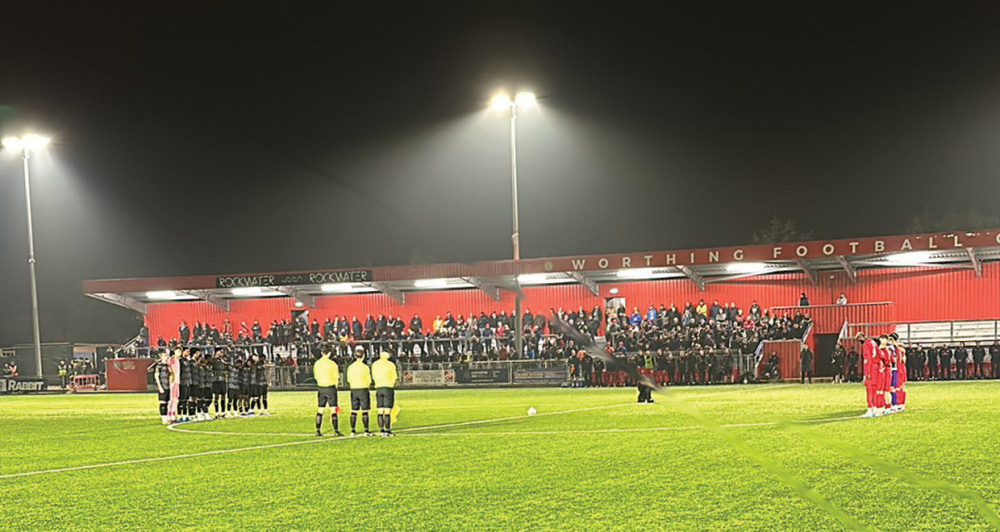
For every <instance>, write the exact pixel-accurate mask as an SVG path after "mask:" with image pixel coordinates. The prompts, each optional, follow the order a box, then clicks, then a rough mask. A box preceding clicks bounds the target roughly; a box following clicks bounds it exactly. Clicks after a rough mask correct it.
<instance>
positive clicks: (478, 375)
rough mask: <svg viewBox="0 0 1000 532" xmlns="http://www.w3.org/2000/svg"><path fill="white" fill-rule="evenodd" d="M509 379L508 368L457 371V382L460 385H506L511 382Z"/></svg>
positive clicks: (461, 369) (463, 369)
mask: <svg viewBox="0 0 1000 532" xmlns="http://www.w3.org/2000/svg"><path fill="white" fill-rule="evenodd" d="M508 377H509V374H508V371H507V369H506V368H485V369H471V368H458V369H456V370H455V380H456V381H457V382H458V383H459V384H505V383H507V382H509V381H508Z"/></svg>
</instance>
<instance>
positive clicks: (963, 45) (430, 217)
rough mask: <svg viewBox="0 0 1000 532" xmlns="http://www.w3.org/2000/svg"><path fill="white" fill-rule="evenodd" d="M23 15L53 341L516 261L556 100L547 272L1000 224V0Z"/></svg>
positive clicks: (13, 50) (0, 238)
mask: <svg viewBox="0 0 1000 532" xmlns="http://www.w3.org/2000/svg"><path fill="white" fill-rule="evenodd" d="M20 4H22V5H21V6H20V7H18V6H5V9H4V16H3V19H2V21H0V45H2V52H0V105H2V106H3V107H0V130H2V133H3V134H20V133H22V132H24V131H26V130H28V129H34V130H38V131H42V132H46V133H49V134H51V135H52V136H53V138H54V144H53V145H52V146H51V147H50V149H49V152H48V153H47V154H44V155H42V156H39V157H38V158H36V159H34V160H33V161H32V162H33V166H32V169H33V172H34V175H33V178H32V192H33V196H34V197H33V206H34V209H35V213H34V214H35V238H36V246H37V257H38V261H39V262H38V268H39V275H40V278H39V283H40V292H41V307H42V322H43V341H56V340H67V339H71V340H77V341H122V340H124V339H126V337H127V336H128V334H130V333H131V332H132V330H133V324H134V321H132V320H131V317H130V313H129V312H127V311H124V310H120V309H116V308H115V307H113V306H111V305H107V304H103V303H98V302H93V301H89V300H87V299H86V298H84V297H83V296H82V295H81V289H80V281H81V280H82V279H87V278H111V277H142V276H154V275H184V274H207V273H232V272H253V271H277V270H288V269H313V268H335V267H349V266H363V265H389V264H407V263H410V262H443V261H473V260H489V259H503V258H508V257H509V256H510V253H511V248H510V182H509V152H508V137H507V135H508V129H507V128H508V123H507V121H506V119H505V118H504V117H503V116H502V115H497V114H492V113H490V112H488V111H486V110H485V106H486V104H487V102H488V100H489V98H490V96H491V95H492V94H493V93H494V92H495V91H496V90H497V89H498V88H507V89H508V90H510V91H516V90H518V89H531V90H533V91H535V92H536V93H537V94H538V96H539V99H540V107H539V108H538V109H536V110H533V111H527V112H524V113H523V114H522V115H521V118H520V120H519V130H518V133H519V145H518V150H519V176H520V180H519V186H520V214H521V233H522V237H521V245H522V256H525V257H537V256H554V255H569V254H583V253H601V252H621V251H636V250H659V249H670V248H684V247H703V246H715V245H725V244H739V243H746V242H749V241H751V239H752V235H753V232H754V230H756V229H759V228H761V227H762V226H764V225H766V223H767V221H768V219H770V218H771V217H772V216H774V215H776V214H777V215H779V216H781V217H791V218H794V219H796V220H798V222H799V225H800V226H801V227H803V228H805V229H813V230H814V231H815V236H816V237H819V238H827V237H849V236H866V235H878V234H893V233H899V232H902V231H903V230H904V229H905V226H906V223H907V222H908V220H909V219H910V218H911V217H912V216H913V215H914V214H916V213H918V212H921V211H923V210H925V209H932V210H938V209H940V210H943V209H953V208H968V207H975V208H978V209H979V210H981V211H983V212H985V213H988V214H992V215H996V214H1000V206H998V205H997V201H996V198H997V197H1000V175H998V174H1000V149H998V148H1000V31H998V30H997V29H998V28H1000V5H998V4H996V3H987V2H983V3H976V2H934V3H930V2H927V3H922V2H899V3H890V2H858V3H844V2H822V3H805V2H794V3H785V4H776V3H768V2H740V3H718V2H684V3H677V4H671V3H666V2H656V3H654V2H642V3H634V4H633V3H628V2H605V3H602V4H597V3H594V4H593V5H590V4H587V3H581V2H525V3H519V2H510V1H508V2H502V3H495V2H490V3H487V2H456V3H442V2H417V3H412V5H410V6H409V7H406V8H400V7H397V6H394V5H390V4H384V3H379V4H378V6H377V7H369V6H375V5H376V3H371V2H358V3H352V4H350V5H347V3H340V2H337V3H332V2H331V3H327V5H326V6H325V7H317V6H309V7H306V6H305V5H300V4H295V5H292V3H278V2H272V3H270V4H269V5H267V6H266V7H261V8H256V7H247V6H244V5H242V3H238V2H176V3H174V2H171V3H167V5H165V6H162V7H153V6H143V7H138V8H137V9H140V10H141V11H133V12H124V11H120V10H110V9H98V8H96V7H94V6H93V5H92V4H87V5H83V3H81V5H80V6H78V7H70V8H67V7H64V6H61V5H60V4H58V3H45V2H21V3H20ZM342 4H343V5H342ZM805 4H812V5H811V6H809V7H806V6H805ZM821 6H822V7H821ZM654 8H655V9H654ZM23 194H24V192H23V183H22V180H21V173H20V161H19V159H16V158H11V157H9V156H8V157H3V158H0V227H2V228H3V231H0V293H2V294H3V298H2V301H3V304H2V306H0V345H9V344H13V343H20V342H27V341H30V330H31V329H30V312H29V308H30V307H29V301H30V300H29V292H28V272H27V266H26V264H25V259H26V255H27V242H26V240H27V236H26V229H25V221H24V196H23Z"/></svg>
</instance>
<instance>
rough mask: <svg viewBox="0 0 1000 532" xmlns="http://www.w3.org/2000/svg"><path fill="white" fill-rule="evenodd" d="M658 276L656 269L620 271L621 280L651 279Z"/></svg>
mask: <svg viewBox="0 0 1000 532" xmlns="http://www.w3.org/2000/svg"><path fill="white" fill-rule="evenodd" d="M655 274H656V269H655V268H634V269H630V270H618V274H617V275H618V278H619V279H649V278H651V277H653V276H654V275H655Z"/></svg>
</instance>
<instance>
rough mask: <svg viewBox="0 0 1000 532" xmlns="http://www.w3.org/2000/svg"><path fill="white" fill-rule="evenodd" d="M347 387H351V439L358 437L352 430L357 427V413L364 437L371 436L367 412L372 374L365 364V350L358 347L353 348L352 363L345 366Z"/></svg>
mask: <svg viewBox="0 0 1000 532" xmlns="http://www.w3.org/2000/svg"><path fill="white" fill-rule="evenodd" d="M347 385H348V386H350V387H351V437H352V438H353V437H355V436H357V435H358V433H357V432H355V430H354V429H355V427H357V425H358V412H361V421H362V422H363V423H364V425H365V436H371V435H372V433H371V431H369V430H368V411H369V410H371V404H372V403H371V394H369V393H368V388H369V387H370V386H371V385H372V372H371V369H369V368H368V364H365V348H364V347H361V346H360V345H359V346H357V347H355V348H354V362H351V365H349V366H347Z"/></svg>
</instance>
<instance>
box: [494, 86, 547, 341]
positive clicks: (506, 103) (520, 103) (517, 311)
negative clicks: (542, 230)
mask: <svg viewBox="0 0 1000 532" xmlns="http://www.w3.org/2000/svg"><path fill="white" fill-rule="evenodd" d="M535 103H536V99H535V95H534V94H532V93H530V92H519V93H518V94H517V96H515V97H514V98H513V99H511V97H510V96H508V95H506V94H503V93H501V94H497V95H496V96H494V97H493V100H492V101H491V102H490V107H492V108H493V109H494V110H495V111H508V112H509V113H510V193H511V211H512V218H513V222H514V232H513V234H511V237H510V239H511V243H512V244H513V245H514V283H515V285H517V286H519V282H518V280H517V278H518V275H520V273H521V271H520V269H519V268H518V264H519V263H520V261H521V233H520V229H519V227H518V219H517V218H518V217H517V110H518V108H521V109H527V108H529V107H533V106H534V105H535ZM514 351H515V353H516V354H517V356H516V358H517V359H521V358H523V357H524V324H522V323H521V295H520V293H518V294H517V295H516V296H515V297H514Z"/></svg>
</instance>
